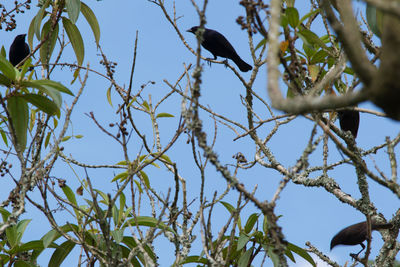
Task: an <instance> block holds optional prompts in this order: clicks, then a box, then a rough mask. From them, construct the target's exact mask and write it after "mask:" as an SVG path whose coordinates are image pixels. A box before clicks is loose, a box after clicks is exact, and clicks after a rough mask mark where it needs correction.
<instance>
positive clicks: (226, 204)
mask: <svg viewBox="0 0 400 267" xmlns="http://www.w3.org/2000/svg"><path fill="white" fill-rule="evenodd" d="M221 204H222V205H224V207H225V208H226V209H227V210H228V211H229V213H231V214H232V213H233V212H236V209H235V208H234V207H233V206H232V205H231V204H229V203H228V202H225V201H221ZM238 227H239V230H242V223H241V221H240V217H239V218H238Z"/></svg>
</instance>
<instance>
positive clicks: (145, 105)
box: [143, 101, 150, 111]
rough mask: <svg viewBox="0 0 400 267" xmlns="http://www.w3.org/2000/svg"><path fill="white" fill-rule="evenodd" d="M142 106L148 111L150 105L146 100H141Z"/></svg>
mask: <svg viewBox="0 0 400 267" xmlns="http://www.w3.org/2000/svg"><path fill="white" fill-rule="evenodd" d="M143 106H144V107H145V108H146V110H147V111H150V106H149V104H148V103H147V101H143Z"/></svg>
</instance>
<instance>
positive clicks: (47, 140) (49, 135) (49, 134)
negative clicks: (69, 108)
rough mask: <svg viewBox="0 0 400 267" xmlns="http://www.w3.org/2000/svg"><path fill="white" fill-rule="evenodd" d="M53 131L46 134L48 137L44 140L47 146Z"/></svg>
mask: <svg viewBox="0 0 400 267" xmlns="http://www.w3.org/2000/svg"><path fill="white" fill-rule="evenodd" d="M50 137H51V132H48V133H47V135H46V139H45V140H44V147H45V148H47V146H48V145H49V142H50Z"/></svg>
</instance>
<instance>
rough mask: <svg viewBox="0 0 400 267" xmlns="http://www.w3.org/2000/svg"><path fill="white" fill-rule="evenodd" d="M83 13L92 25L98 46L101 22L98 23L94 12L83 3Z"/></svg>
mask: <svg viewBox="0 0 400 267" xmlns="http://www.w3.org/2000/svg"><path fill="white" fill-rule="evenodd" d="M81 12H82V14H83V16H84V17H85V19H86V20H87V22H88V23H89V25H90V28H92V32H93V35H94V39H95V40H96V44H97V45H99V41H100V26H99V22H98V21H97V18H96V16H95V15H94V13H93V11H92V10H91V9H90V8H89V7H88V6H87V5H86V4H85V3H83V2H82V3H81Z"/></svg>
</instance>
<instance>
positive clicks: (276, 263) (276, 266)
mask: <svg viewBox="0 0 400 267" xmlns="http://www.w3.org/2000/svg"><path fill="white" fill-rule="evenodd" d="M267 254H268V257H269V258H270V259H271V261H272V263H273V264H274V267H280V266H281V264H280V260H279V256H278V255H277V254H276V253H275V252H274V250H273V248H272V247H268V250H267Z"/></svg>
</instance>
